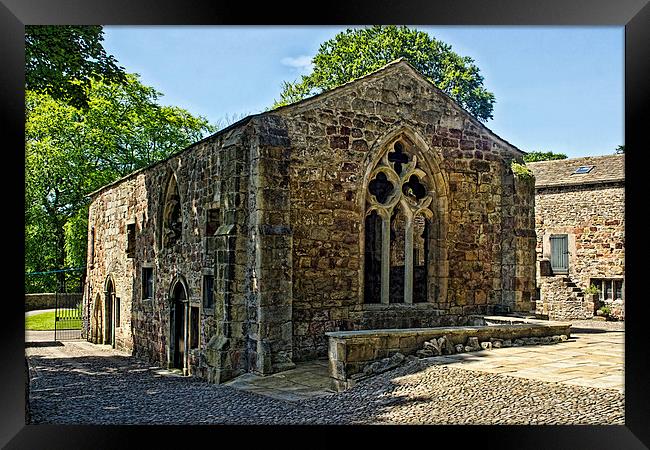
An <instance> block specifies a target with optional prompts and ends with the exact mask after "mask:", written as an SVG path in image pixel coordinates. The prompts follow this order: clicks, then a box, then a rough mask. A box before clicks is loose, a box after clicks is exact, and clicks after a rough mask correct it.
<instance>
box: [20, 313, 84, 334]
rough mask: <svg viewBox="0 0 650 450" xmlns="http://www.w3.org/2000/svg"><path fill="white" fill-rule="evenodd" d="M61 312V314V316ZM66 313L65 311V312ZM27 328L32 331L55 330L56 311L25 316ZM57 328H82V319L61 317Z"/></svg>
mask: <svg viewBox="0 0 650 450" xmlns="http://www.w3.org/2000/svg"><path fill="white" fill-rule="evenodd" d="M61 314H62V313H61V312H59V316H61ZM63 314H65V311H64V312H63ZM25 329H26V330H32V331H54V311H49V312H44V313H40V314H34V315H33V316H28V317H25ZM56 329H57V330H77V329H81V319H73V318H61V317H59V323H58V324H57V326H56Z"/></svg>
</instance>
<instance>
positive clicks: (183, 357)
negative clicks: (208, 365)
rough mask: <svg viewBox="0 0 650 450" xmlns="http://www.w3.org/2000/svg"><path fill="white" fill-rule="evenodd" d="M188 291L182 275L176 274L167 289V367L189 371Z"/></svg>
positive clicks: (184, 371) (186, 372) (184, 372)
mask: <svg viewBox="0 0 650 450" xmlns="http://www.w3.org/2000/svg"><path fill="white" fill-rule="evenodd" d="M189 298H190V296H189V291H188V288H187V281H186V280H185V278H184V277H182V276H180V275H177V276H176V277H174V279H173V280H172V282H171V284H170V290H169V340H168V346H167V349H168V352H167V354H168V357H167V366H168V368H173V369H180V370H182V371H183V374H184V375H187V374H188V372H189V361H188V352H189V327H190V324H189V313H190V311H189Z"/></svg>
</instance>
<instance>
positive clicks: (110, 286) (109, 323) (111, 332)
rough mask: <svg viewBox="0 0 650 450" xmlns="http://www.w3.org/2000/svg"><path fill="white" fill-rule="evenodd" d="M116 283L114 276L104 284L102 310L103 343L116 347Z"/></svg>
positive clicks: (109, 276) (110, 276) (107, 278)
mask: <svg viewBox="0 0 650 450" xmlns="http://www.w3.org/2000/svg"><path fill="white" fill-rule="evenodd" d="M115 290H116V286H115V281H114V280H113V276H112V275H108V276H107V277H106V281H105V282H104V302H103V303H104V305H103V306H104V307H103V308H102V316H103V320H102V331H103V333H102V336H103V338H102V343H103V344H108V345H111V346H113V347H115V296H116V295H115Z"/></svg>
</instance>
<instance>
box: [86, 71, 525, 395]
mask: <svg viewBox="0 0 650 450" xmlns="http://www.w3.org/2000/svg"><path fill="white" fill-rule="evenodd" d="M521 155H522V153H521V152H520V151H519V150H517V149H516V148H514V147H513V146H511V145H510V144H508V143H507V142H505V141H503V140H502V139H500V138H498V137H497V136H495V135H494V134H493V133H491V132H490V131H489V130H487V129H486V128H485V127H484V126H483V125H482V124H480V123H479V122H478V121H477V120H476V119H474V118H472V117H471V116H470V115H469V114H468V113H467V112H465V111H464V110H462V109H461V108H460V107H459V106H458V105H456V104H455V103H454V102H453V101H452V100H450V99H449V98H448V97H447V96H445V95H444V94H442V93H441V92H440V91H438V90H437V89H436V88H435V87H434V86H433V85H432V84H431V83H429V82H428V81H426V80H425V79H424V78H423V77H422V76H421V75H420V74H418V73H417V72H416V71H415V70H414V69H413V68H412V67H411V66H410V65H408V64H407V63H406V62H403V61H402V62H397V63H393V64H390V65H388V66H387V67H386V68H384V69H382V70H380V71H378V72H375V73H374V74H371V75H369V76H366V77H364V78H362V79H359V80H356V81H354V82H351V83H348V84H346V85H344V86H342V87H339V88H336V89H334V90H332V91H330V92H328V93H325V94H322V95H320V96H316V97H313V98H311V99H308V100H305V101H303V102H300V103H298V104H294V105H290V106H288V107H284V108H280V109H277V110H274V111H270V112H267V113H263V114H259V115H257V116H252V117H249V118H246V119H244V120H242V121H241V122H239V123H237V124H234V125H232V126H231V127H229V128H227V129H225V130H222V131H221V132H219V133H217V134H215V135H213V136H211V137H209V138H206V139H204V140H202V141H200V142H198V143H197V144H195V145H193V146H191V147H190V148H188V149H186V150H184V151H183V152H181V153H179V154H177V155H175V156H173V157H171V158H169V159H168V160H166V161H163V162H161V163H158V164H156V165H154V166H152V167H149V168H147V169H143V170H141V171H139V172H136V173H134V174H132V175H130V176H128V177H126V178H125V179H123V180H120V181H118V182H116V183H113V184H112V185H109V186H106V187H105V188H103V189H101V190H100V191H98V192H96V193H94V194H93V201H92V204H91V207H90V213H89V224H90V226H89V241H91V240H94V244H93V245H89V255H88V261H89V268H90V269H89V275H88V278H87V289H86V294H85V295H86V296H85V299H86V302H87V307H88V309H87V311H88V315H89V316H90V327H89V329H88V330H87V337H88V338H89V339H91V340H94V341H95V342H100V341H102V342H107V337H108V336H107V334H108V332H109V330H110V323H105V322H107V321H106V320H104V318H103V317H105V316H107V312H108V311H107V310H106V306H107V305H108V304H109V303H108V301H109V300H107V299H109V296H108V294H104V290H105V289H106V286H107V280H109V279H110V280H112V281H111V283H112V284H114V286H115V294H114V295H113V297H115V298H120V307H121V314H120V326H119V327H116V328H115V345H116V346H117V347H119V348H123V349H125V350H132V351H133V353H134V354H136V355H139V356H143V357H146V358H148V359H149V360H151V361H153V362H156V363H159V364H163V365H168V366H176V367H178V368H180V369H184V370H185V371H186V372H187V373H190V374H193V375H196V376H200V377H203V378H206V379H208V380H210V381H213V382H221V381H224V380H227V379H230V378H232V377H234V376H237V375H238V374H241V373H244V372H247V371H254V372H257V373H262V374H266V373H272V372H277V371H280V370H285V369H287V368H290V367H292V366H293V363H294V362H295V361H299V360H302V359H309V358H313V357H316V356H325V355H326V354H327V347H328V345H327V338H326V336H325V332H329V331H345V330H359V329H372V328H413V327H427V326H436V325H464V324H467V323H471V320H472V317H473V316H476V315H481V314H491V313H493V312H494V311H495V309H509V310H517V311H526V312H527V311H529V310H530V309H531V302H530V301H531V296H532V293H533V291H534V280H535V263H534V262H535V259H534V258H535V253H534V229H533V225H534V219H533V205H534V200H533V188H532V186H530V185H527V184H525V183H523V184H522V183H521V182H519V180H515V177H514V176H513V174H512V171H511V170H510V161H511V160H512V159H515V160H521ZM380 173H381V174H383V175H381V174H380ZM373 182H374V184H372V183H373ZM376 186H380V188H381V189H379V190H377V189H378V188H376ZM384 195H385V198H384ZM177 202H178V203H177ZM177 205H179V206H177ZM373 205H374V206H373ZM178 207H180V210H179V209H178ZM377 208H379V209H377ZM373 210H376V211H380V212H381V214H383V215H384V218H383V219H381V220H382V222H381V223H380V222H379V218H377V219H375V220H376V223H377V226H376V227H375V228H374V229H373V230H374V231H372V232H370V231H368V230H366V228H367V227H366V223H371V222H368V220H370V219H367V215H368V214H371V213H372V211H373ZM382 211H383V212H382ZM409 211H412V212H409ZM391 214H392V216H391ZM413 214H414V215H413ZM402 216H403V217H405V220H406V221H405V222H404V221H400V220H401V219H400V220H398V219H397V218H396V217H402ZM129 224H135V245H134V248H135V251H134V253H133V257H132V258H129V257H127V252H126V249H127V245H128V242H127V241H128V235H127V233H128V232H129ZM381 224H383V225H381ZM381 227H384V228H381ZM178 230H180V231H178ZM208 230H209V232H208ZM388 233H390V238H389V237H388ZM420 235H421V236H420ZM93 236H94V237H93ZM382 242H383V244H382ZM368 245H370V247H368ZM382 245H383V246H384V249H383V250H380V249H379V247H381V246H382ZM373 246H374V247H373ZM405 246H406V247H405ZM389 247H390V248H389ZM368 248H377V252H376V253H374V255H375V256H374V258H375V259H374V260H373V261H376V263H373V264H375V265H376V266H377V267H376V268H375V266H372V267H370V266H369V269H368V270H366V267H365V264H366V259H368V258H369V256H368V255H369V254H368V253H367V250H366V249H368ZM404 248H407V249H412V250H411V251H407V252H404V251H403V249H404ZM91 249H94V253H93V252H91ZM391 261H392V262H391ZM368 264H371V263H368ZM143 267H147V268H152V269H153V298H152V299H143V298H142V297H143V294H142V293H143V279H142V277H143ZM371 269H372V270H371ZM375 269H376V270H375ZM373 270H374V272H373ZM369 273H370V275H368V274H369ZM387 274H388V275H389V277H387ZM206 275H213V276H214V292H213V294H214V305H213V307H211V308H208V307H206V304H204V302H203V301H202V299H203V298H204V292H203V290H204V289H203V286H204V284H203V283H204V276H206ZM369 276H370V277H371V278H370V279H372V280H377V281H378V282H379V283H380V284H381V285H382V287H381V288H377V289H376V292H377V293H378V295H374V291H373V292H372V294H373V295H365V294H366V293H365V292H364V289H366V286H368V287H369V288H370V289H375V288H373V287H372V286H373V285H372V283H370V284H369V283H368V280H369V278H367V277H369ZM382 289H383V291H382ZM381 292H384V294H382V293H381ZM384 295H385V296H384ZM114 303H115V302H114ZM102 314H104V316H102V317H100V316H101V315H102ZM197 316H198V319H200V320H199V321H198V325H197V321H196V319H197ZM197 329H198V331H197ZM196 334H198V339H196V336H195V335H196ZM108 340H109V341H110V339H108ZM193 347H196V348H193Z"/></svg>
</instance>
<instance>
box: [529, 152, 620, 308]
mask: <svg viewBox="0 0 650 450" xmlns="http://www.w3.org/2000/svg"><path fill="white" fill-rule="evenodd" d="M527 165H528V167H529V168H530V169H531V170H532V171H533V173H534V174H535V191H536V192H535V220H536V225H535V228H536V233H537V259H538V261H539V264H540V267H539V270H538V271H537V284H538V289H539V291H540V292H539V296H538V300H537V302H536V306H537V312H538V313H540V314H544V315H548V317H549V318H550V319H552V320H553V319H555V320H565V319H588V318H591V317H593V316H594V313H595V310H596V309H598V307H599V306H600V305H608V306H609V307H610V308H612V310H613V311H612V313H613V316H614V317H616V318H619V319H622V318H623V317H624V299H625V295H624V285H625V276H624V274H625V155H624V154H620V155H606V156H589V157H584V158H572V159H562V160H556V161H541V162H535V163H528V164H527ZM591 285H594V286H596V287H597V288H598V289H599V290H600V292H599V293H598V294H597V296H596V299H595V300H596V301H595V302H594V301H592V299H590V296H586V295H585V293H584V291H585V289H587V288H588V287H590V286H591Z"/></svg>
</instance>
